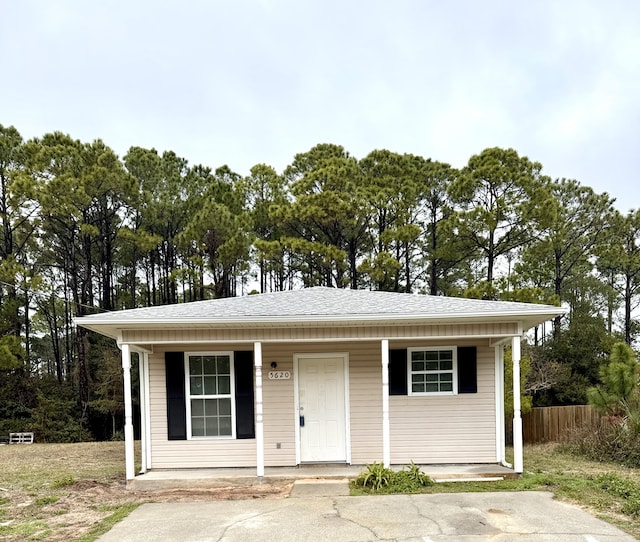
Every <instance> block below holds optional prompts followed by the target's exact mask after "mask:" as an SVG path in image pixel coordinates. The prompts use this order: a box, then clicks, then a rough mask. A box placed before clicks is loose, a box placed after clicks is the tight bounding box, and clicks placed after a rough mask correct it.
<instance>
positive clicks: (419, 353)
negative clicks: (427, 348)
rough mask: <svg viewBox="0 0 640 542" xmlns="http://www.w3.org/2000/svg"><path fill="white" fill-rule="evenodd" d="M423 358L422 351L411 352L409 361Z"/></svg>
mask: <svg viewBox="0 0 640 542" xmlns="http://www.w3.org/2000/svg"><path fill="white" fill-rule="evenodd" d="M422 360H424V352H422V351H417V352H411V361H422Z"/></svg>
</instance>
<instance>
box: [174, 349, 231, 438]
mask: <svg viewBox="0 0 640 542" xmlns="http://www.w3.org/2000/svg"><path fill="white" fill-rule="evenodd" d="M191 356H229V371H230V373H231V383H230V388H231V394H230V396H231V435H219V436H211V437H209V436H202V437H201V436H196V437H194V436H193V435H192V434H191V398H192V397H193V398H196V399H216V398H218V399H219V398H226V397H228V396H229V395H226V394H225V395H222V396H213V395H206V396H205V395H193V396H192V395H191V382H190V381H189V358H190V357H191ZM234 365H235V364H234V359H233V351H229V352H226V351H225V352H212V351H204V352H185V353H184V378H185V392H186V393H185V403H186V405H185V406H186V413H187V416H186V417H187V440H234V439H235V438H236V375H235V373H234V369H235V367H234Z"/></svg>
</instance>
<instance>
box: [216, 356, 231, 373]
mask: <svg viewBox="0 0 640 542" xmlns="http://www.w3.org/2000/svg"><path fill="white" fill-rule="evenodd" d="M218 374H219V375H228V374H231V369H230V363H229V356H220V357H218Z"/></svg>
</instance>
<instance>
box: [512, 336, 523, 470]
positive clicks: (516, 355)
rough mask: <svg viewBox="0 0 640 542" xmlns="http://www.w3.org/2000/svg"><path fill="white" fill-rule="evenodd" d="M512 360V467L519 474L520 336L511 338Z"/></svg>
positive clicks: (520, 452)
mask: <svg viewBox="0 0 640 542" xmlns="http://www.w3.org/2000/svg"><path fill="white" fill-rule="evenodd" d="M511 358H512V360H513V469H514V470H515V471H516V473H518V474H521V473H522V471H523V470H524V460H523V449H522V448H523V443H522V412H521V406H520V337H513V339H512V340H511Z"/></svg>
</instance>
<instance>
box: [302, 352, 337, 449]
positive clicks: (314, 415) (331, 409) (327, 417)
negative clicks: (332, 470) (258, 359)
mask: <svg viewBox="0 0 640 542" xmlns="http://www.w3.org/2000/svg"><path fill="white" fill-rule="evenodd" d="M297 360H298V370H297V374H298V411H299V424H298V430H299V432H300V433H299V442H300V461H301V462H324V461H346V460H347V445H346V441H347V438H346V427H347V423H346V413H345V362H346V356H345V355H343V354H325V355H308V356H307V355H300V356H298V357H297Z"/></svg>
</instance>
